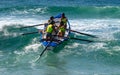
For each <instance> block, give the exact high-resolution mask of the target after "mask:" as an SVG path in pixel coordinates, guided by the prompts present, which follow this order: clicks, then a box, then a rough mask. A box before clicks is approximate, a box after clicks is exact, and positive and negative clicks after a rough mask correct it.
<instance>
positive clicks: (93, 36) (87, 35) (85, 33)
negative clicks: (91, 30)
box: [70, 30, 97, 38]
mask: <svg viewBox="0 0 120 75" xmlns="http://www.w3.org/2000/svg"><path fill="white" fill-rule="evenodd" d="M70 31H71V32H76V33H79V34H82V35H86V36H90V37H94V38H97V37H96V36H94V35H91V34H87V33H82V32H78V31H75V30H70Z"/></svg>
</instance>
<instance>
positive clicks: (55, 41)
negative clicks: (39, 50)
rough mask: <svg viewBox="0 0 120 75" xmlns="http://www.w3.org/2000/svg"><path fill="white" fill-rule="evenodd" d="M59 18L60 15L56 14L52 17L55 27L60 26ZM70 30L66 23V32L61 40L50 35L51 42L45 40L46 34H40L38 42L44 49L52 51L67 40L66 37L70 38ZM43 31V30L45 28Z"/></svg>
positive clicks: (54, 35) (68, 24)
mask: <svg viewBox="0 0 120 75" xmlns="http://www.w3.org/2000/svg"><path fill="white" fill-rule="evenodd" d="M61 17H62V14H58V15H57V16H54V21H55V25H56V26H59V25H60V21H61ZM44 26H45V25H44ZM70 28H71V27H70V23H69V21H68V22H67V28H66V29H67V30H65V34H64V36H63V37H62V38H61V37H58V36H57V35H56V34H54V33H52V41H51V40H46V34H41V36H40V42H41V43H42V45H43V46H44V47H47V49H50V50H51V49H54V48H55V47H57V46H59V45H60V44H62V43H64V42H65V41H67V40H68V39H69V38H68V37H69V36H70ZM43 30H45V27H44V29H43Z"/></svg>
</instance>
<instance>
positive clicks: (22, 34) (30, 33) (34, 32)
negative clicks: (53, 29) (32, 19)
mask: <svg viewBox="0 0 120 75" xmlns="http://www.w3.org/2000/svg"><path fill="white" fill-rule="evenodd" d="M35 33H38V31H35V32H29V33H23V34H22V35H28V34H35Z"/></svg>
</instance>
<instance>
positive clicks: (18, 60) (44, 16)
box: [0, 0, 120, 75]
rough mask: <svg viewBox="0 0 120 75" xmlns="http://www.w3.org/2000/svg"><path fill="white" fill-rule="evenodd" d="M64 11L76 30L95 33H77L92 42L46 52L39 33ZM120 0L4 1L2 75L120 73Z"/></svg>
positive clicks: (0, 27) (69, 43) (0, 34)
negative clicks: (51, 18) (51, 17)
mask: <svg viewBox="0 0 120 75" xmlns="http://www.w3.org/2000/svg"><path fill="white" fill-rule="evenodd" d="M62 12H64V13H65V14H66V16H67V18H68V19H69V22H70V24H71V28H72V30H76V31H80V32H83V33H88V34H91V35H96V36H97V37H98V38H92V37H89V36H86V35H79V34H75V33H74V34H72V36H73V37H76V38H81V39H89V40H94V42H92V43H88V42H85V41H78V40H68V41H67V42H66V43H65V44H63V45H61V46H60V47H58V48H57V49H56V50H55V51H46V52H45V53H44V54H43V56H42V57H41V59H40V60H39V61H37V62H34V61H35V60H36V59H37V58H38V57H39V55H40V53H41V52H42V51H43V50H44V47H43V46H42V45H41V43H40V42H39V38H40V34H29V35H24V36H23V35H21V34H22V33H28V32H34V31H38V29H43V26H38V27H33V28H26V29H20V28H21V27H23V26H30V25H36V24H43V23H45V22H47V20H48V19H49V17H50V16H52V15H53V16H54V15H57V14H59V13H62ZM119 13H120V1H119V0H116V1H115V0H109V1H107V0H92V1H89V0H65V1H64V0H60V1H56V0H29V1H28V0H4V1H3V0H2V1H0V75H16V74H17V75H21V73H22V75H38V74H41V75H101V74H102V75H104V74H107V75H119V74H120V71H119V70H120V67H119V66H120V59H119V58H120V25H119V24H120V14H119Z"/></svg>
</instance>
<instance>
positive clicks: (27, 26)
mask: <svg viewBox="0 0 120 75" xmlns="http://www.w3.org/2000/svg"><path fill="white" fill-rule="evenodd" d="M42 25H45V24H37V25H32V26H25V27H21V29H22V28H29V27H34V26H42Z"/></svg>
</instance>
